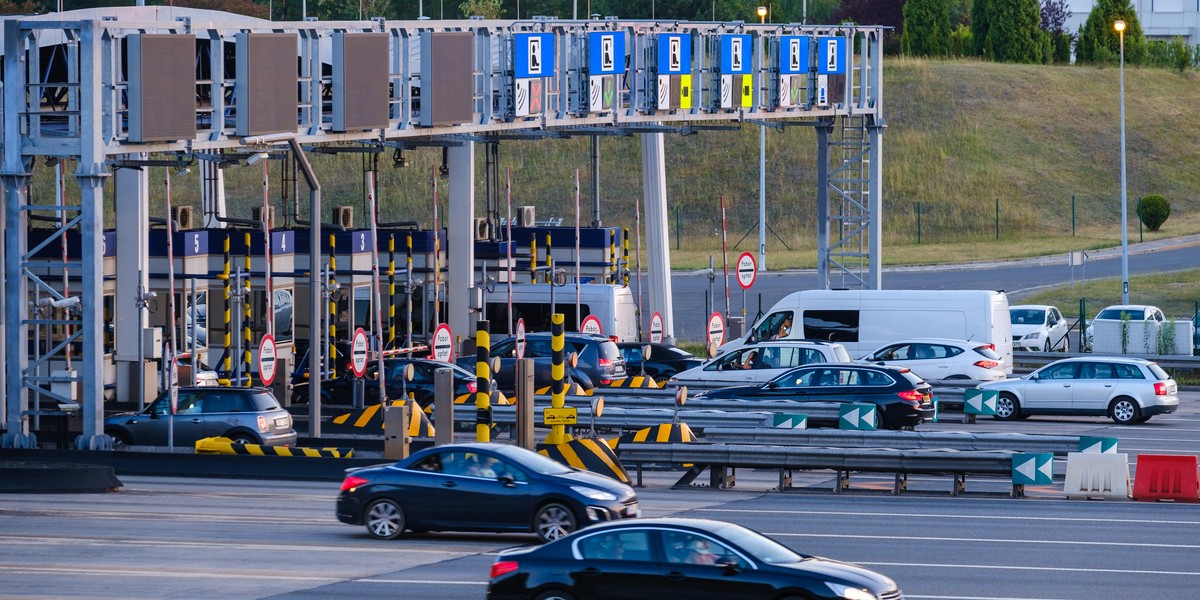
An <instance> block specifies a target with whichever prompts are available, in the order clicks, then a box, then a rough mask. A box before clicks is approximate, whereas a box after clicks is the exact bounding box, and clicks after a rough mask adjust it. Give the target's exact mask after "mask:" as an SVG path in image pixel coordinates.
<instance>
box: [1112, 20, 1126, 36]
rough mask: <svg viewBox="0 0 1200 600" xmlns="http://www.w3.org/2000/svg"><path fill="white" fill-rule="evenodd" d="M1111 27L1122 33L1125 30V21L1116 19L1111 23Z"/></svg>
mask: <svg viewBox="0 0 1200 600" xmlns="http://www.w3.org/2000/svg"><path fill="white" fill-rule="evenodd" d="M1113 29H1115V30H1117V33H1124V32H1125V21H1123V20H1121V19H1117V20H1116V22H1114V23H1113Z"/></svg>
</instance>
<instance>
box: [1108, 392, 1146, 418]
mask: <svg viewBox="0 0 1200 600" xmlns="http://www.w3.org/2000/svg"><path fill="white" fill-rule="evenodd" d="M1140 413H1141V410H1140V409H1139V408H1138V403H1137V402H1135V401H1134V400H1133V398H1128V397H1126V396H1121V397H1120V398H1117V399H1116V400H1113V403H1112V405H1111V406H1109V407H1108V416H1109V417H1112V420H1113V421H1115V422H1116V423H1117V425H1130V424H1132V423H1136V422H1137V420H1138V419H1139V418H1141V415H1140Z"/></svg>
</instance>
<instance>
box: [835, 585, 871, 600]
mask: <svg viewBox="0 0 1200 600" xmlns="http://www.w3.org/2000/svg"><path fill="white" fill-rule="evenodd" d="M825 585H827V586H829V589H830V590H833V593H834V594H835V595H837V597H838V598H846V600H876V598H875V594H872V593H871V592H868V591H867V590H864V589H862V588H856V587H850V586H848V585H842V584H840V583H830V582H828V581H826V582H825Z"/></svg>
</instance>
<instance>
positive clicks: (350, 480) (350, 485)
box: [342, 475, 367, 492]
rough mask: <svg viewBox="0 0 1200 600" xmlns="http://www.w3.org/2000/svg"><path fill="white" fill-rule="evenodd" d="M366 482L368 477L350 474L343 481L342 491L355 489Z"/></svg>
mask: <svg viewBox="0 0 1200 600" xmlns="http://www.w3.org/2000/svg"><path fill="white" fill-rule="evenodd" d="M366 483H367V480H366V479H363V478H362V477H358V476H355V475H350V476H348V477H346V480H345V481H343V482H342V491H343V492H345V491H347V490H350V491H353V490H354V488H356V487H359V486H361V485H365V484H366Z"/></svg>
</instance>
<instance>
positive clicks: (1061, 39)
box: [1042, 0, 1075, 63]
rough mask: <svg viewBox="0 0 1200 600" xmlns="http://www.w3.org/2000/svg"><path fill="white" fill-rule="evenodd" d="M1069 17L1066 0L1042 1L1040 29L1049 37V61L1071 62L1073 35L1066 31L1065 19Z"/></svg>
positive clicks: (1069, 11) (1069, 12)
mask: <svg viewBox="0 0 1200 600" xmlns="http://www.w3.org/2000/svg"><path fill="white" fill-rule="evenodd" d="M1069 18H1071V9H1070V8H1069V7H1068V6H1067V0H1044V2H1043V3H1042V31H1045V32H1046V34H1047V35H1048V36H1049V37H1050V45H1051V49H1050V53H1051V55H1050V56H1048V57H1047V59H1048V60H1049V61H1050V62H1056V63H1068V62H1071V44H1072V43H1074V41H1075V36H1074V35H1071V33H1070V32H1068V31H1067V19H1069Z"/></svg>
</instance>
